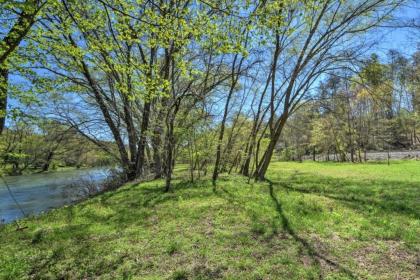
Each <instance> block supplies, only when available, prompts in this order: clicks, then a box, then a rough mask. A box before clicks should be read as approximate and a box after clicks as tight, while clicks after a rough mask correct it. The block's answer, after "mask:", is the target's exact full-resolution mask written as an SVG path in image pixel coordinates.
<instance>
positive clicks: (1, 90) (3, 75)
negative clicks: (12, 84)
mask: <svg viewBox="0 0 420 280" xmlns="http://www.w3.org/2000/svg"><path fill="white" fill-rule="evenodd" d="M8 74H9V71H8V69H7V68H5V67H0V135H1V134H2V132H3V129H4V126H5V122H6V113H7V88H8V76H9V75H8Z"/></svg>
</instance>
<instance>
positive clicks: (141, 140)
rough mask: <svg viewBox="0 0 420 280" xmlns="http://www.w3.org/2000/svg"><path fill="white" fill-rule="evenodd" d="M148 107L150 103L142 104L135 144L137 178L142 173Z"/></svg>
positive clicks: (148, 114)
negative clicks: (142, 108) (139, 126)
mask: <svg viewBox="0 0 420 280" xmlns="http://www.w3.org/2000/svg"><path fill="white" fill-rule="evenodd" d="M150 107H151V103H150V102H146V103H145V104H144V110H143V116H142V122H141V132H140V133H141V134H140V137H139V143H138V144H137V157H136V172H135V177H136V178H139V177H140V176H141V175H143V171H144V170H143V169H144V162H145V153H144V151H145V147H146V139H147V137H146V136H147V135H146V134H147V131H148V129H149V119H150Z"/></svg>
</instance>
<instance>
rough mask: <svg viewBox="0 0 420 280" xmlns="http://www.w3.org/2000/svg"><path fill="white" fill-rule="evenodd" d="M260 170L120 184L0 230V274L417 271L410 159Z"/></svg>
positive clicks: (415, 195)
mask: <svg viewBox="0 0 420 280" xmlns="http://www.w3.org/2000/svg"><path fill="white" fill-rule="evenodd" d="M178 175H179V178H187V175H185V176H184V174H183V171H182V170H181V171H178ZM268 177H269V178H270V179H271V181H272V184H271V185H269V184H268V183H258V184H253V185H249V184H247V183H246V180H245V179H244V178H242V177H239V176H229V177H223V178H222V179H221V180H220V182H219V185H218V189H217V191H216V193H214V192H213V191H212V188H211V184H210V182H209V181H208V180H202V181H199V182H196V183H194V184H192V183H187V182H182V181H181V180H180V179H178V180H176V181H175V188H174V191H173V192H171V193H167V194H164V193H162V186H163V182H162V181H153V182H149V183H144V184H141V185H134V186H132V185H127V186H124V187H123V188H121V189H119V190H117V191H115V192H109V193H106V194H103V195H100V196H97V197H95V198H93V199H90V200H88V201H85V202H83V203H80V204H78V205H76V206H71V207H65V208H62V209H57V210H54V211H51V212H49V213H48V214H45V215H42V216H40V217H38V218H31V219H27V220H25V221H24V224H25V226H28V228H27V229H25V230H23V231H18V232H16V231H15V230H14V226H13V225H9V226H6V227H3V228H2V229H0V248H1V254H0V279H2V278H6V279H7V278H9V279H19V278H51V279H55V278H59V277H62V278H70V279H80V278H83V277H86V278H101V279H120V278H124V277H125V278H127V279H131V278H137V279H187V278H188V279H217V278H225V279H311V278H313V279H319V278H323V279H352V278H357V279H415V278H417V277H419V275H418V272H416V262H417V259H416V254H418V252H419V249H420V248H419V236H420V222H419V215H420V209H419V203H418V202H419V196H420V162H397V163H395V164H394V163H393V164H392V165H391V166H387V165H384V164H364V165H361V164H358V165H351V164H330V163H323V164H320V163H273V164H272V166H271V168H270V172H269V175H268ZM416 273H417V274H416Z"/></svg>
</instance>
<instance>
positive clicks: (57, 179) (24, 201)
mask: <svg viewBox="0 0 420 280" xmlns="http://www.w3.org/2000/svg"><path fill="white" fill-rule="evenodd" d="M109 174H110V172H109V169H107V168H92V169H78V170H66V171H59V172H50V173H40V174H31V175H21V176H9V177H4V179H5V181H6V183H7V185H8V186H9V187H10V189H11V191H12V193H13V196H14V197H15V199H16V200H17V202H18V203H19V205H20V206H21V208H22V210H23V212H24V213H22V211H21V210H20V209H19V207H18V206H17V205H16V203H15V202H14V200H13V198H12V196H11V195H10V193H9V192H8V190H7V188H6V186H5V182H4V181H3V180H0V223H9V222H11V221H14V220H16V219H19V218H22V217H23V216H24V214H25V215H35V214H39V213H41V212H44V211H47V210H49V209H52V208H57V207H60V206H63V205H67V204H71V203H74V201H75V200H77V199H81V198H82V197H83V196H87V195H88V193H87V192H86V191H83V190H85V188H86V183H87V182H88V183H89V184H91V185H92V184H93V185H94V184H98V185H99V184H100V183H101V182H103V181H104V180H105V179H106V178H107V177H108V176H109Z"/></svg>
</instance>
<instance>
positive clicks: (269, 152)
mask: <svg viewBox="0 0 420 280" xmlns="http://www.w3.org/2000/svg"><path fill="white" fill-rule="evenodd" d="M286 119H287V117H286V116H285V115H283V116H282V117H280V119H279V123H278V126H277V127H276V129H275V132H274V134H273V135H272V136H271V139H270V142H269V143H268V147H267V149H266V150H265V153H264V156H263V158H262V159H261V161H260V162H259V164H258V165H257V168H256V172H255V179H256V180H260V181H262V180H265V174H266V173H267V169H268V166H269V165H270V162H271V158H272V157H273V153H274V149H275V147H276V144H277V141H278V140H279V138H280V135H281V132H282V131H283V127H284V125H285V124H286Z"/></svg>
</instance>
